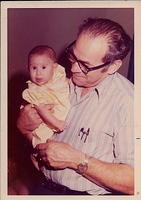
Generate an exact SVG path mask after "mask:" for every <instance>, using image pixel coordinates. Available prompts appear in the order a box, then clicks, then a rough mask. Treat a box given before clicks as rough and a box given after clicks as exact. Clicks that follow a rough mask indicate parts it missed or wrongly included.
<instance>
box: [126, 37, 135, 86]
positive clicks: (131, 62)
mask: <svg viewBox="0 0 141 200" xmlns="http://www.w3.org/2000/svg"><path fill="white" fill-rule="evenodd" d="M127 78H128V80H130V81H131V82H132V83H134V40H133V44H132V49H131V55H130V60H129V68H128V76H127Z"/></svg>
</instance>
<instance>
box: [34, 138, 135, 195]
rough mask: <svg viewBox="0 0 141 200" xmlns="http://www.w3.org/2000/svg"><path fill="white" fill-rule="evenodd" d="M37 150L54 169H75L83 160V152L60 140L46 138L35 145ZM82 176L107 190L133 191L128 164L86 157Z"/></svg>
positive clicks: (132, 177)
mask: <svg viewBox="0 0 141 200" xmlns="http://www.w3.org/2000/svg"><path fill="white" fill-rule="evenodd" d="M37 150H38V151H39V155H40V156H41V158H42V159H43V160H44V161H45V162H47V163H49V164H50V166H52V167H54V168H55V169H64V168H71V169H73V170H75V171H77V166H78V164H80V163H82V162H83V161H84V160H85V154H84V153H82V152H80V151H78V150H76V149H74V148H72V147H71V146H69V145H67V144H65V143H62V142H56V141H52V140H48V141H47V143H45V144H39V145H37ZM83 176H84V177H86V178H87V179H89V180H91V181H92V182H94V183H96V184H98V185H100V186H103V187H106V188H108V189H109V190H114V191H119V192H122V193H125V194H133V193H134V171H133V168H132V167H131V166H129V165H126V164H114V163H107V162H103V161H100V160H97V159H95V158H94V157H93V158H89V159H88V169H87V170H86V172H85V173H84V174H83Z"/></svg>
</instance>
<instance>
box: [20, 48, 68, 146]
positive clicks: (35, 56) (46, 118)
mask: <svg viewBox="0 0 141 200" xmlns="http://www.w3.org/2000/svg"><path fill="white" fill-rule="evenodd" d="M28 69H29V73H30V79H31V80H29V81H27V83H28V88H27V89H25V90H24V91H23V93H22V96H23V99H24V100H26V101H27V102H28V103H30V104H32V105H33V107H34V108H35V109H36V111H37V112H38V114H39V115H40V117H41V119H42V120H43V122H42V123H41V124H40V126H39V127H38V128H37V129H35V130H34V131H33V132H32V135H30V137H31V139H32V144H33V147H35V146H36V145H37V144H39V143H44V142H46V140H47V139H48V138H50V137H51V136H52V135H53V133H54V132H61V131H63V130H64V129H65V128H66V127H67V125H66V122H65V118H66V116H67V113H68V110H69V108H70V103H69V84H68V80H67V78H66V74H65V70H64V68H63V67H62V66H60V65H59V64H58V63H57V62H56V54H55V52H54V50H53V49H52V48H51V47H49V46H46V45H42V46H36V47H35V48H33V49H32V50H31V51H30V53H29V55H28ZM46 104H50V108H49V107H48V108H47V106H45V105H46Z"/></svg>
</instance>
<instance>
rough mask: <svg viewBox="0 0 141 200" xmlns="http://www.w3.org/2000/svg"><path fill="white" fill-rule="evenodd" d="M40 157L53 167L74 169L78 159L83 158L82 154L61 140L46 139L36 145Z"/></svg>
mask: <svg viewBox="0 0 141 200" xmlns="http://www.w3.org/2000/svg"><path fill="white" fill-rule="evenodd" d="M36 149H37V152H38V153H39V156H40V157H41V159H42V160H43V161H44V162H45V163H46V164H47V165H49V166H51V167H53V168H55V169H64V168H72V169H76V167H77V164H78V163H79V162H80V160H84V154H83V153H81V152H79V151H77V150H76V149H74V148H72V147H71V146H69V145H68V144H65V143H63V142H56V141H53V140H47V142H46V143H42V144H38V145H37V146H36Z"/></svg>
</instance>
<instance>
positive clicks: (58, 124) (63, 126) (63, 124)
mask: <svg viewBox="0 0 141 200" xmlns="http://www.w3.org/2000/svg"><path fill="white" fill-rule="evenodd" d="M56 127H57V129H58V130H59V131H64V130H65V129H66V128H68V125H67V123H66V122H65V121H62V120H58V122H56Z"/></svg>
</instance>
